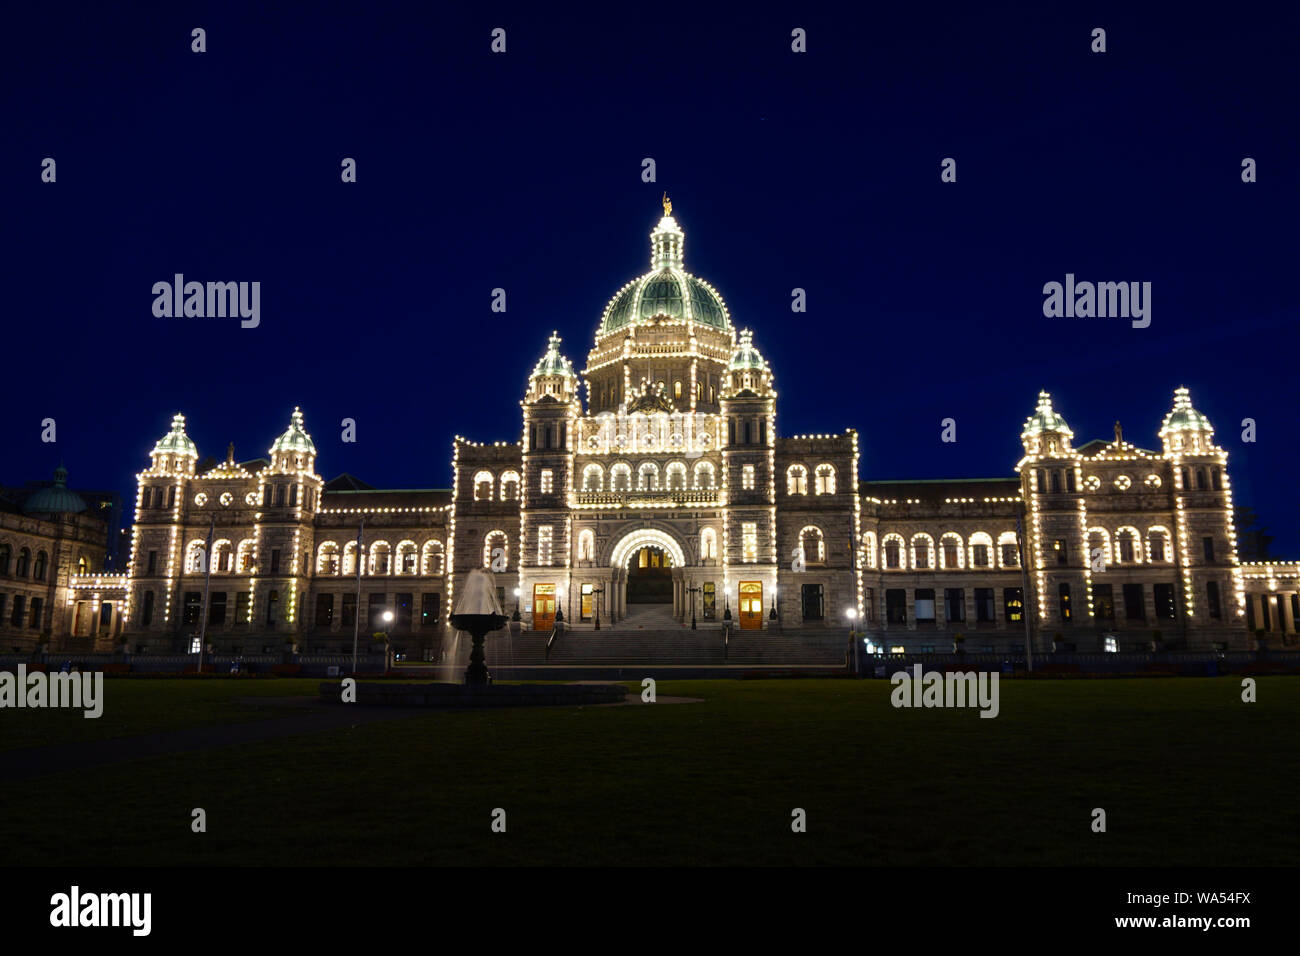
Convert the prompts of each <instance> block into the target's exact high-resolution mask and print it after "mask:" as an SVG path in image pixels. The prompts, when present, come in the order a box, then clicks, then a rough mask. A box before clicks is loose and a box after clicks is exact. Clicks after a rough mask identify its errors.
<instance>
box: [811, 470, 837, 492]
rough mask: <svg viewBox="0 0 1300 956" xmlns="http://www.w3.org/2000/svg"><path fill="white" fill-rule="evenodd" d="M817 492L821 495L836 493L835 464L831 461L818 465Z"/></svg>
mask: <svg viewBox="0 0 1300 956" xmlns="http://www.w3.org/2000/svg"><path fill="white" fill-rule="evenodd" d="M815 490H816V492H817V494H819V495H833V494H835V466H834V465H832V464H830V463H829V462H823V463H822V464H820V465H818V466H817V487H816V489H815Z"/></svg>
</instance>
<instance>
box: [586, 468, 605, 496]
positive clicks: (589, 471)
mask: <svg viewBox="0 0 1300 956" xmlns="http://www.w3.org/2000/svg"><path fill="white" fill-rule="evenodd" d="M604 484H605V469H603V468H601V467H600V465H596V464H591V465H588V466H587V467H586V468H584V469H582V490H583V491H600V490H601V489H602V487H603V486H604Z"/></svg>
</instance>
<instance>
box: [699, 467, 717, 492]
mask: <svg viewBox="0 0 1300 956" xmlns="http://www.w3.org/2000/svg"><path fill="white" fill-rule="evenodd" d="M694 484H695V489H696V490H697V491H700V490H709V491H712V490H713V489H714V488H715V487H717V484H716V482H715V474H714V471H713V462H711V461H697V462H696V463H695V475H694Z"/></svg>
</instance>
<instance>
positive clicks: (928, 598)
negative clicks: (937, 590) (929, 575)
mask: <svg viewBox="0 0 1300 956" xmlns="http://www.w3.org/2000/svg"><path fill="white" fill-rule="evenodd" d="M916 623H917V624H933V623H934V589H933V588H917V589H916Z"/></svg>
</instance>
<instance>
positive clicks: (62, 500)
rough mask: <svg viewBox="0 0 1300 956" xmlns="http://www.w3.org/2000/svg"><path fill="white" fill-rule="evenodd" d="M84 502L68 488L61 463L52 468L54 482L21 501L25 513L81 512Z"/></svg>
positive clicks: (83, 508) (66, 476)
mask: <svg viewBox="0 0 1300 956" xmlns="http://www.w3.org/2000/svg"><path fill="white" fill-rule="evenodd" d="M85 510H86V503H85V502H84V501H82V500H81V496H80V495H78V494H77V493H76V492H75V491H70V490H69V489H68V470H67V469H66V468H64V467H63V466H62V465H59V467H58V468H56V469H54V484H52V485H50V486H49V487H48V488H42V489H41V490H40V491H38V492H36V493H35V494H34V495H32V496H31V497H29V498H28V499H27V500H26V501H24V502H23V511H24V512H26V513H27V514H29V515H30V514H74V515H75V514H81V513H82V512H83V511H85Z"/></svg>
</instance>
